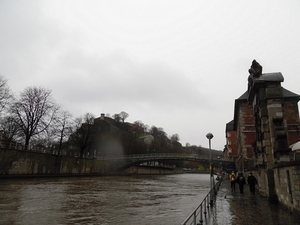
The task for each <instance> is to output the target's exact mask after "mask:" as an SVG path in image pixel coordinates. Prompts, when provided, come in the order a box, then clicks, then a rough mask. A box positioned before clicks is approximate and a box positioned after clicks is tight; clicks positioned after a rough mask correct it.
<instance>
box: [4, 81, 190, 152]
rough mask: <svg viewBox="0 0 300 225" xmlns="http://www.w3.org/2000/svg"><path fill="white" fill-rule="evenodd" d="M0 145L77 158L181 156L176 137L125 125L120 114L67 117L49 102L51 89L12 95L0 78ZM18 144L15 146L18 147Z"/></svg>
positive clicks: (32, 89)
mask: <svg viewBox="0 0 300 225" xmlns="http://www.w3.org/2000/svg"><path fill="white" fill-rule="evenodd" d="M0 113H1V118H0V137H1V143H0V145H1V147H3V148H12V146H14V147H15V148H16V146H19V147H18V148H21V149H23V150H36V151H37V150H40V151H43V152H48V153H53V152H55V153H56V154H64V155H72V156H80V157H95V156H97V157H99V156H100V157H101V156H107V155H113V154H121V153H122V154H146V153H168V152H172V153H174V152H175V153H182V152H185V151H186V150H185V149H184V148H183V147H182V145H181V144H180V143H179V135H178V134H173V135H172V136H170V137H168V136H167V134H166V133H165V132H164V129H163V128H159V127H156V126H152V127H149V126H148V125H145V124H144V123H143V122H142V121H135V122H134V123H126V122H125V121H126V119H127V118H128V117H129V114H128V113H127V112H125V111H122V112H120V113H116V114H114V115H113V116H110V115H109V114H107V115H105V116H103V117H102V116H101V117H99V118H96V117H95V116H94V115H93V114H92V113H86V114H84V115H82V116H79V117H76V118H73V116H72V115H71V113H70V112H68V111H66V110H63V109H62V108H61V107H60V106H59V105H58V104H57V103H56V101H55V100H54V99H53V97H52V94H51V90H48V89H45V88H42V87H35V86H31V87H26V88H25V89H24V90H23V91H22V92H21V93H20V94H19V95H18V96H16V95H14V94H13V93H12V91H11V90H10V88H9V87H8V84H7V80H6V79H5V78H4V77H3V76H0ZM20 146H21V147H20Z"/></svg>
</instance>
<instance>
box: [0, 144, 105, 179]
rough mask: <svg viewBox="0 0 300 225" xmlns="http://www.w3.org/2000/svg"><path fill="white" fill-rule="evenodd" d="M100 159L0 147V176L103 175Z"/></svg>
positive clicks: (102, 165)
mask: <svg viewBox="0 0 300 225" xmlns="http://www.w3.org/2000/svg"><path fill="white" fill-rule="evenodd" d="M108 169H109V165H108V164H107V163H106V162H104V161H101V160H95V159H87V158H77V157H69V156H59V155H53V154H46V153H38V152H32V151H22V150H11V149H0V177H27V176H80V175H103V174H105V173H106V172H107V171H108Z"/></svg>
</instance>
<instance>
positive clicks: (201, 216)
mask: <svg viewBox="0 0 300 225" xmlns="http://www.w3.org/2000/svg"><path fill="white" fill-rule="evenodd" d="M204 208H205V205H204ZM199 222H200V224H203V215H202V204H201V206H200V220H199Z"/></svg>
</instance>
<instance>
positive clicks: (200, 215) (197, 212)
mask: <svg viewBox="0 0 300 225" xmlns="http://www.w3.org/2000/svg"><path fill="white" fill-rule="evenodd" d="M222 181H223V178H221V179H219V180H218V182H217V183H216V184H215V185H214V187H213V188H212V189H211V190H210V191H209V193H208V194H207V195H206V196H205V198H204V199H203V201H202V202H201V203H200V204H199V205H198V206H197V207H196V208H195V209H194V211H193V212H192V213H191V214H190V215H189V216H188V217H187V218H186V219H185V220H184V221H183V222H182V223H181V225H201V224H203V221H204V220H205V219H207V217H208V214H209V213H210V211H211V209H212V207H213V205H214V204H213V202H215V201H216V195H217V191H218V190H219V188H220V185H221V182H222Z"/></svg>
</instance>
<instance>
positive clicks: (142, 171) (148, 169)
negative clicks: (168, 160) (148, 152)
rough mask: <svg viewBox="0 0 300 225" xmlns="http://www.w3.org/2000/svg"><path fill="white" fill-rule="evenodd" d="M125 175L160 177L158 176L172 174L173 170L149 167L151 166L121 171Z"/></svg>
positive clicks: (133, 167)
mask: <svg viewBox="0 0 300 225" xmlns="http://www.w3.org/2000/svg"><path fill="white" fill-rule="evenodd" d="M123 173H125V174H132V175H134V174H140V175H149V174H153V175H160V174H174V173H176V172H175V170H174V169H171V168H164V167H151V166H132V167H130V168H127V169H125V170H124V171H123Z"/></svg>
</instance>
